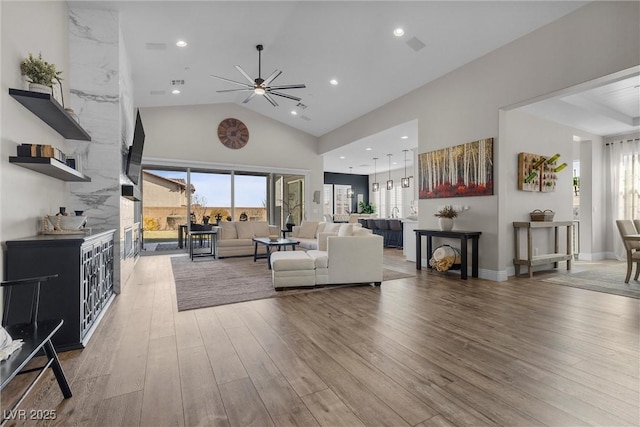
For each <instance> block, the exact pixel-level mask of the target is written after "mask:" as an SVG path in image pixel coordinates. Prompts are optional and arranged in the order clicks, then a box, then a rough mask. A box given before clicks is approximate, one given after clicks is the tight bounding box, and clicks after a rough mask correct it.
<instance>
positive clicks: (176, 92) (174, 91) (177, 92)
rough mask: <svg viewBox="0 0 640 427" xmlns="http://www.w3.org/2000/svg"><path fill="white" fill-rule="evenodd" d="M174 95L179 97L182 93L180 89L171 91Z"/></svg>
mask: <svg viewBox="0 0 640 427" xmlns="http://www.w3.org/2000/svg"><path fill="white" fill-rule="evenodd" d="M171 93H172V94H174V95H177V94H179V93H180V91H179V90H178V89H174V90H172V91H171Z"/></svg>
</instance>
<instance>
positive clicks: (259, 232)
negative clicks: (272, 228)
mask: <svg viewBox="0 0 640 427" xmlns="http://www.w3.org/2000/svg"><path fill="white" fill-rule="evenodd" d="M249 224H251V225H252V227H253V236H251V237H254V236H255V237H269V225H268V224H267V221H252V222H250V223H249Z"/></svg>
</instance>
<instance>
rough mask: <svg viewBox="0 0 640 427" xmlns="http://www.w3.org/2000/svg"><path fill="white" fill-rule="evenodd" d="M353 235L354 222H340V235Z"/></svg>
mask: <svg viewBox="0 0 640 427" xmlns="http://www.w3.org/2000/svg"><path fill="white" fill-rule="evenodd" d="M351 235H353V224H340V229H339V230H338V237H347V236H351Z"/></svg>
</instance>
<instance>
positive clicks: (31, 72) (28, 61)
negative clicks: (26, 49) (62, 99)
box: [20, 53, 62, 94]
mask: <svg viewBox="0 0 640 427" xmlns="http://www.w3.org/2000/svg"><path fill="white" fill-rule="evenodd" d="M20 72H21V73H22V75H23V76H26V77H27V81H28V82H29V90H30V91H33V92H41V93H48V94H51V88H52V86H53V84H54V80H56V81H58V82H60V81H61V80H62V78H61V77H60V74H62V71H58V70H57V69H56V65H55V64H51V63H49V62H47V61H45V60H44V59H42V54H39V55H38V57H37V58H36V57H34V56H33V54H31V53H29V56H27V57H26V58H25V59H24V60H23V61H22V63H21V64H20Z"/></svg>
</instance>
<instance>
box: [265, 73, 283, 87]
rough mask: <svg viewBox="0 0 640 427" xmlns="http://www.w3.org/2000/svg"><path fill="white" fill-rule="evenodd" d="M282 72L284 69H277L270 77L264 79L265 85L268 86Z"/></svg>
mask: <svg viewBox="0 0 640 427" xmlns="http://www.w3.org/2000/svg"><path fill="white" fill-rule="evenodd" d="M280 74H282V71H278V70H275V71H274V72H273V73H271V75H270V76H269V77H267V79H266V80H265V81H264V83H263V85H264V86H268V85H269V83H271V82H272V81H274V80H275V79H276V78H277V77H278V76H279V75H280Z"/></svg>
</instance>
